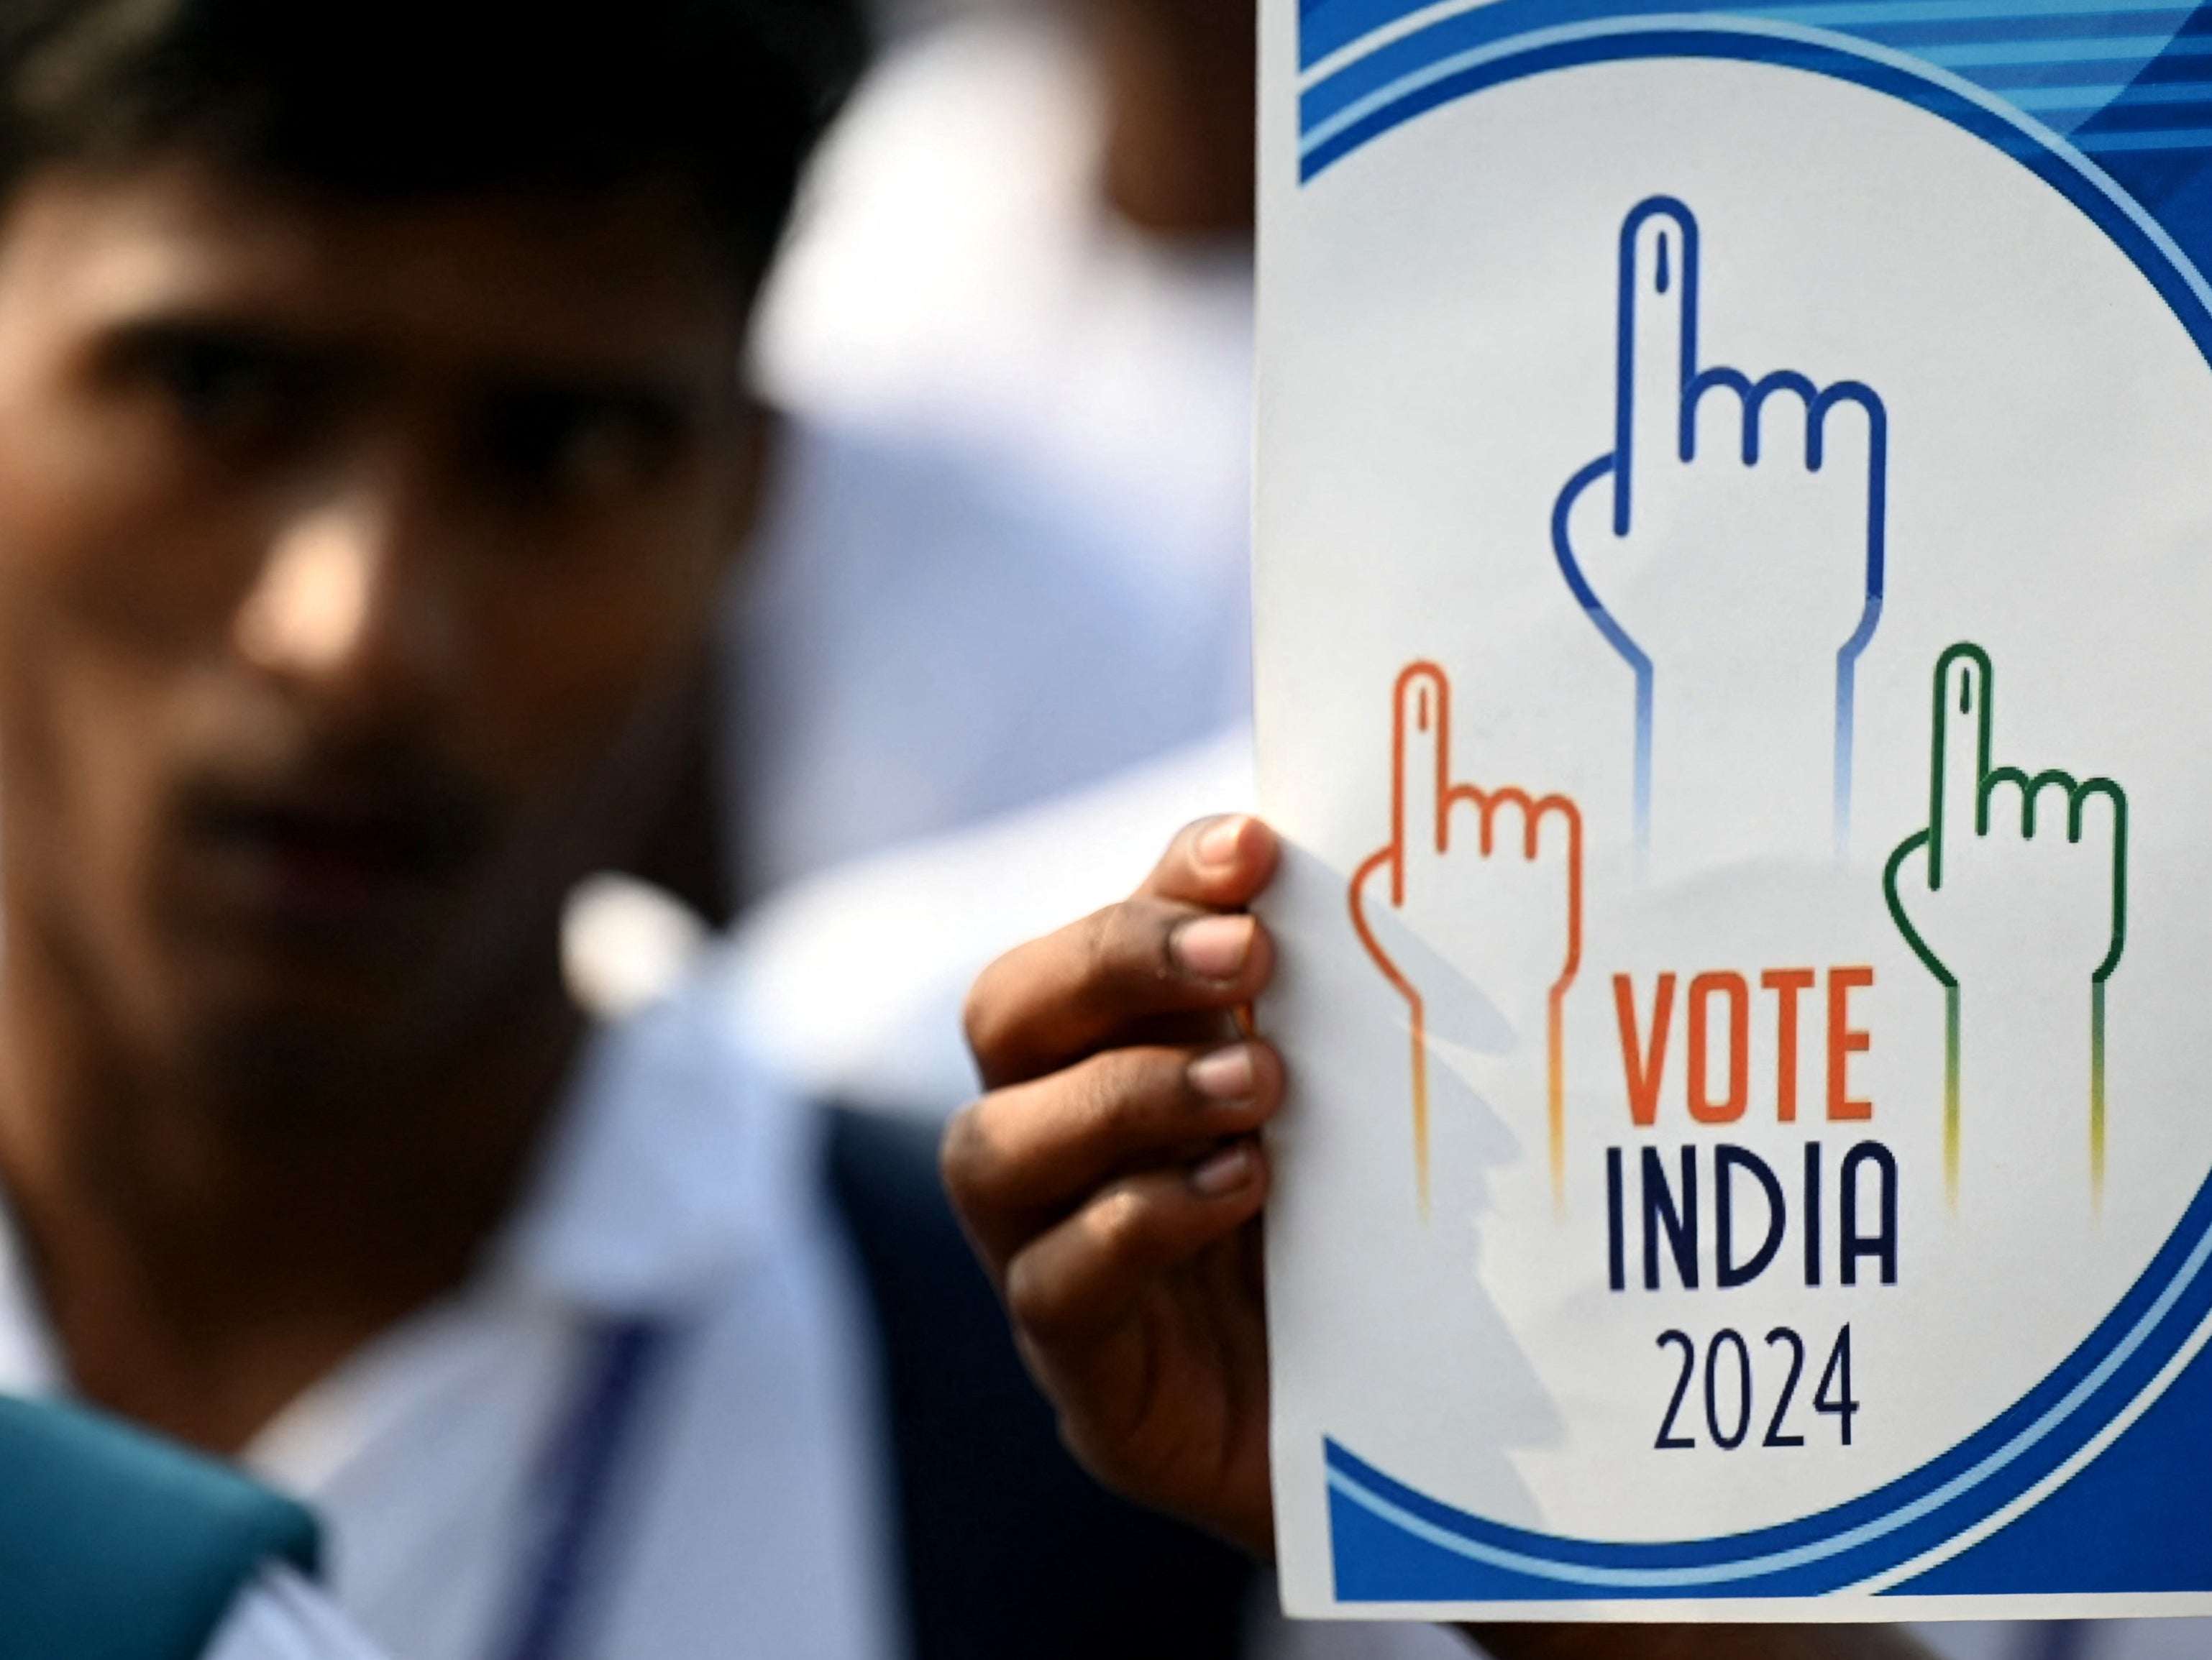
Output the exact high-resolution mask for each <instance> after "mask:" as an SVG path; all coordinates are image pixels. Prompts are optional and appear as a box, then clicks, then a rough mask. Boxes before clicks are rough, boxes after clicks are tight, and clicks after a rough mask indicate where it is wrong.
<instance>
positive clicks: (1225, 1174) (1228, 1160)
mask: <svg viewBox="0 0 2212 1660" xmlns="http://www.w3.org/2000/svg"><path fill="white" fill-rule="evenodd" d="M1252 1170H1253V1164H1252V1149H1251V1148H1250V1147H1249V1145H1247V1144H1246V1143H1245V1142H1237V1145H1236V1146H1234V1147H1228V1148H1223V1149H1222V1150H1221V1151H1220V1152H1218V1153H1217V1154H1214V1155H1213V1156H1212V1158H1210V1159H1208V1160H1206V1162H1205V1163H1204V1164H1202V1165H1200V1166H1199V1167H1198V1168H1197V1169H1195V1170H1194V1171H1192V1172H1190V1184H1191V1185H1192V1186H1193V1187H1194V1188H1196V1189H1197V1190H1199V1192H1200V1193H1201V1194H1202V1195H1204V1196H1205V1197H1207V1198H1209V1199H1218V1198H1221V1197H1224V1196H1225V1195H1226V1194H1231V1193H1234V1192H1236V1191H1237V1189H1239V1188H1241V1187H1246V1186H1249V1185H1250V1184H1251V1180H1252Z"/></svg>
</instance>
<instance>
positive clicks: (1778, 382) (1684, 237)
mask: <svg viewBox="0 0 2212 1660" xmlns="http://www.w3.org/2000/svg"><path fill="white" fill-rule="evenodd" d="M1702 258H1703V250H1702V247H1701V238H1700V233H1699V226H1698V221H1697V219H1696V216H1695V215H1692V213H1691V211H1690V209H1688V208H1687V207H1686V205H1684V204H1683V203H1681V202H1680V201H1677V200H1676V199H1674V197H1667V196H1655V197H1650V199H1649V200H1646V201H1644V202H1642V203H1638V205H1637V206H1636V208H1635V209H1632V211H1631V212H1630V214H1629V215H1628V217H1627V219H1626V221H1625V222H1624V223H1623V224H1622V226H1621V229H1620V248H1619V261H1620V265H1619V289H1618V304H1617V311H1616V315H1615V323H1614V326H1615V331H1616V337H1615V359H1614V385H1613V405H1614V407H1613V447H1612V449H1611V450H1610V451H1608V452H1607V453H1606V454H1605V455H1602V456H1601V457H1598V458H1597V459H1596V460H1595V461H1593V462H1591V463H1589V465H1588V466H1586V467H1583V469H1582V470H1580V471H1578V472H1577V473H1576V474H1575V475H1574V476H1573V477H1572V478H1571V479H1570V480H1569V481H1568V482H1567V484H1566V486H1565V488H1564V489H1563V490H1562V491H1561V492H1560V494H1559V499H1558V502H1557V505H1556V506H1555V507H1554V509H1553V524H1552V537H1553V552H1554V554H1555V555H1556V557H1557V558H1558V560H1559V568H1560V571H1561V573H1562V574H1563V575H1564V576H1565V579H1566V581H1567V585H1568V586H1569V588H1570V589H1571V591H1573V593H1574V596H1575V597H1576V599H1577V601H1578V602H1579V603H1581V604H1582V606H1583V609H1584V610H1585V611H1587V613H1588V614H1589V618H1590V621H1592V622H1593V623H1594V624H1595V626H1596V627H1597V629H1598V631H1599V632H1600V633H1601V634H1602V635H1603V636H1604V638H1605V639H1606V640H1607V643H1608V644H1609V645H1611V646H1612V647H1613V651H1615V652H1616V653H1618V654H1619V655H1620V657H1621V658H1622V659H1623V660H1624V661H1626V663H1627V664H1628V665H1629V667H1630V668H1631V669H1632V670H1633V672H1634V676H1635V686H1636V707H1635V749H1634V802H1635V821H1636V840H1637V846H1638V852H1639V855H1641V856H1645V857H1648V855H1649V851H1650V845H1651V839H1652V821H1653V816H1654V810H1655V809H1654V805H1653V797H1654V792H1655V786H1654V778H1655V768H1659V769H1666V768H1668V766H1670V764H1671V763H1670V761H1669V759H1668V755H1667V754H1664V753H1658V754H1655V750H1656V749H1658V748H1660V747H1661V746H1660V744H1659V742H1658V741H1657V740H1656V739H1655V736H1654V733H1655V728H1656V730H1659V731H1660V732H1662V733H1664V734H1665V735H1666V742H1668V743H1670V744H1675V743H1679V744H1682V745H1692V744H1695V745H1704V746H1708V747H1710V746H1712V745H1716V744H1717V745H1720V746H1723V748H1725V746H1727V745H1728V744H1729V743H1730V742H1733V741H1735V739H1733V738H1732V736H1731V733H1730V732H1729V730H1702V731H1700V730H1682V729H1681V728H1680V727H1678V726H1677V725H1676V724H1674V722H1675V719H1676V717H1675V716H1674V715H1672V714H1670V712H1669V710H1668V701H1667V700H1668V685H1669V682H1670V680H1671V679H1672V678H1673V677H1674V675H1675V674H1676V672H1677V671H1678V670H1682V669H1688V668H1693V667H1695V668H1706V667H1710V665H1712V664H1715V663H1721V662H1741V663H1747V664H1759V663H1771V662H1772V661H1773V658H1774V652H1773V651H1772V649H1771V647H1772V645H1773V643H1774V642H1775V641H1778V640H1779V641H1783V642H1784V643H1789V642H1802V643H1803V644H1802V651H1799V653H1798V654H1799V655H1801V656H1803V657H1807V658H1808V659H1809V661H1808V663H1807V665H1806V667H1805V669H1804V670H1803V672H1809V673H1811V674H1814V675H1818V676H1821V677H1823V678H1824V679H1825V677H1826V676H1827V675H1828V674H1829V673H1830V672H1831V671H1830V669H1828V668H1827V667H1826V665H1827V664H1828V663H1831V662H1832V665H1833V666H1832V676H1833V700H1832V706H1829V705H1828V704H1827V703H1826V698H1825V694H1822V703H1821V706H1820V712H1819V715H1818V720H1819V724H1820V729H1819V730H1812V731H1807V732H1803V733H1799V734H1796V735H1795V736H1793V738H1792V742H1796V743H1799V744H1804V743H1810V744H1813V745H1815V746H1818V747H1819V748H1821V749H1822V750H1826V749H1828V748H1830V746H1832V766H1830V765H1827V764H1825V763H1823V764H1821V765H1820V768H1819V773H1818V776H1819V777H1820V785H1818V786H1817V787H1819V788H1820V789H1821V790H1823V791H1825V792H1827V798H1826V799H1822V800H1819V801H1817V802H1814V803H1811V806H1812V809H1813V811H1812V812H1811V814H1810V815H1807V814H1802V813H1801V814H1799V815H1797V817H1798V819H1799V820H1800V821H1810V822H1812V823H1814V825H1815V827H1816V833H1817V834H1818V835H1819V836H1820V838H1821V839H1822V840H1823V841H1824V843H1826V845H1830V846H1832V849H1833V851H1834V852H1835V855H1836V856H1837V857H1842V855H1843V854H1844V851H1847V849H1848V845H1849V837H1850V797H1851V742H1852V727H1853V703H1854V691H1855V681H1856V675H1857V665H1858V660H1859V657H1860V656H1861V655H1862V654H1863V652H1864V651H1865V650H1866V648H1867V645H1868V644H1869V642H1870V641H1871V640H1872V639H1873V637H1874V633H1875V627H1876V626H1877V625H1878V624H1879V622H1880V621H1881V604H1882V585H1883V564H1884V559H1885V545H1884V544H1885V529H1884V525H1885V519H1886V516H1887V500H1886V495H1887V468H1888V443H1889V422H1888V414H1887V409H1885V408H1884V406H1883V403H1882V401H1881V398H1880V397H1878V396H1877V395H1876V394H1875V391H1873V389H1872V388H1871V387H1869V386H1867V385H1863V384H1861V383H1860V382H1858V381H1855V380H1842V381H1838V382H1835V383H1834V384H1832V385H1826V386H1822V385H1819V384H1817V383H1816V382H1814V380H1813V379H1811V378H1810V377H1808V376H1807V375H1804V374H1802V373H1798V372H1796V371H1795V370H1788V369H1785V370H1781V371H1778V372H1777V373H1771V374H1767V375H1765V376H1763V377H1760V378H1759V379H1753V378H1752V377H1751V376H1749V375H1747V374H1745V373H1741V371H1739V370H1736V369H1734V368H1729V367H1724V366H1718V365H1714V366H1706V365H1704V364H1702V363H1701V361H1700V359H1699V331H1700V328H1701V325H1702V324H1703V321H1704V319H1703V318H1702V316H1701V310H1700V307H1701V294H1700V284H1701V282H1702V281H1703V272H1702V270H1701V269H1700V267H1701V261H1702ZM1847 410H1848V411H1850V412H1852V413H1850V415H1848V416H1846V415H1845V414H1844V412H1845V411H1847ZM1762 635H1763V636H1764V639H1761V638H1760V637H1761V636H1762ZM1792 649H1796V648H1795V647H1793V648H1792ZM1791 672H1792V673H1797V672H1800V671H1799V670H1797V669H1792V670H1791ZM1743 680H1744V682H1745V683H1743V684H1742V685H1741V688H1740V698H1741V701H1742V702H1743V704H1745V705H1746V706H1751V707H1756V706H1757V705H1758V704H1759V700H1761V698H1762V696H1763V695H1764V694H1763V690H1762V688H1761V686H1760V685H1759V684H1758V683H1756V678H1755V674H1753V673H1746V674H1745V675H1744V676H1743ZM1720 724H1721V725H1722V726H1723V727H1725V726H1727V725H1728V723H1726V722H1723V723H1720ZM1768 761H1769V757H1766V756H1763V755H1761V754H1757V753H1751V752H1747V753H1744V754H1741V755H1736V756H1732V757H1728V756H1724V757H1723V770H1724V771H1727V772H1732V773H1734V774H1735V775H1737V776H1740V777H1742V778H1745V779H1751V778H1753V777H1754V776H1757V775H1763V774H1765V773H1766V772H1769V771H1771V768H1770V766H1769V765H1768ZM1657 793H1658V794H1659V796H1660V797H1661V807H1660V809H1659V810H1660V811H1661V813H1662V816H1663V815H1665V813H1666V812H1667V811H1668V803H1667V791H1666V788H1665V786H1664V782H1663V779H1662V782H1661V784H1660V786H1659V789H1658V792H1657ZM1755 793H1756V792H1755V791H1746V798H1747V800H1749V799H1751V798H1752V797H1753V796H1754V795H1755ZM1784 805H1785V806H1787V805H1788V804H1787V803H1785V804H1784ZM1677 810H1678V811H1679V809H1677ZM1752 810H1756V809H1752ZM1669 833H1670V834H1671V833H1673V832H1672V831H1671V830H1670V832H1669Z"/></svg>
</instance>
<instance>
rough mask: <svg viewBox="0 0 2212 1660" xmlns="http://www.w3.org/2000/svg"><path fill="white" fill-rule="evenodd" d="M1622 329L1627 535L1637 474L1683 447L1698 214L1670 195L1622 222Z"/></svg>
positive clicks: (1620, 435) (1620, 461)
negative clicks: (1695, 215) (1683, 401)
mask: <svg viewBox="0 0 2212 1660" xmlns="http://www.w3.org/2000/svg"><path fill="white" fill-rule="evenodd" d="M1697 332H1698V221H1697V220H1696V219H1695V218H1694V217H1693V216H1692V214H1691V212H1690V210H1689V209H1687V208H1686V207H1684V206H1683V205H1682V204H1681V203H1680V202H1677V201H1675V200H1674V198H1673V197H1665V196H1655V197H1651V198H1650V200H1649V201H1647V202H1644V203H1639V204H1638V206H1637V208H1636V209H1635V210H1634V211H1633V212H1632V213H1631V214H1630V215H1628V219H1627V222H1626V223H1625V224H1624V225H1623V226H1622V227H1621V229H1620V342H1619V352H1620V357H1619V364H1618V374H1619V385H1618V388H1617V391H1616V397H1617V398H1618V400H1619V406H1618V409H1616V411H1615V421H1616V423H1617V430H1616V432H1615V433H1614V440H1613V441H1614V446H1615V447H1614V467H1613V534H1614V535H1616V536H1626V535H1627V534H1628V530H1629V523H1630V513H1631V504H1632V494H1633V491H1634V489H1635V487H1636V484H1637V482H1638V479H1639V478H1640V477H1643V476H1649V472H1648V470H1649V469H1650V468H1652V467H1655V466H1657V465H1659V464H1660V463H1664V462H1666V461H1668V460H1669V459H1673V458H1678V457H1679V456H1680V451H1681V442H1682V394H1683V392H1684V391H1686V389H1687V388H1688V386H1689V384H1690V381H1691V379H1692V376H1694V375H1695V373H1697V354H1698V347H1697Z"/></svg>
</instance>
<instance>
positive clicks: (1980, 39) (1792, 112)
mask: <svg viewBox="0 0 2212 1660" xmlns="http://www.w3.org/2000/svg"><path fill="white" fill-rule="evenodd" d="M1263 34H1264V39H1263V56H1264V66H1263V88H1262V91H1263V96H1262V104H1263V113H1262V132H1261V142H1262V150H1263V161H1262V185H1261V209H1262V211H1261V486H1260V502H1259V532H1258V534H1259V563H1258V600H1257V610H1258V631H1259V632H1258V647H1259V668H1260V736H1261V785H1262V798H1263V803H1264V807H1265V810H1266V812H1267V815H1268V816H1269V818H1270V819H1271V820H1272V821H1273V822H1274V823H1275V824H1276V825H1277V826H1278V827H1279V828H1280V829H1281V831H1282V832H1283V833H1284V835H1285V839H1286V841H1287V843H1288V845H1289V848H1290V852H1289V855H1288V858H1287V863H1286V869H1285V875H1284V877H1283V879H1282V881H1281V882H1280V883H1279V887H1278V888H1277V890H1276V891H1275V892H1274V893H1273V894H1272V895H1271V896H1270V899H1269V900H1268V904H1267V916H1268V920H1269V922H1270V923H1271V924H1272V925H1273V927H1274V928H1275V929H1276V930H1277V931H1278V934H1279V938H1280V940H1281V943H1282V961H1283V968H1282V971H1281V975H1280V983H1279V991H1277V992H1276V993H1275V994H1274V995H1273V997H1271V999H1270V1001H1269V1002H1268V1003H1267V1005H1266V1006H1265V1007H1264V1009H1263V1010H1262V1023H1263V1025H1264V1026H1265V1027H1266V1028H1267V1031H1268V1032H1269V1033H1270V1034H1271V1035H1273V1036H1274V1037H1276V1038H1277V1039H1279V1042H1280V1043H1281V1044H1282V1045H1283V1047H1284V1049H1285V1053H1286V1055H1287V1057H1288V1059H1289V1061H1290V1063H1291V1069H1292V1075H1293V1096H1292V1100H1291V1106H1290V1109H1289V1110H1288V1112H1286V1114H1285V1118H1284V1121H1283V1123H1282V1125H1281V1127H1280V1130H1279V1134H1278V1137H1277V1142H1276V1148H1277V1154H1278V1159H1279V1166H1278V1167H1279V1197H1278V1198H1277V1201H1276V1203H1275V1205H1274V1207H1273V1211H1272V1213H1271V1217H1270V1224H1269V1239H1268V1269H1269V1275H1270V1286H1269V1295H1270V1309H1271V1321H1272V1331H1273V1345H1274V1353H1275V1366H1276V1377H1275V1405H1274V1410H1275V1419H1276V1421H1275V1431H1274V1437H1275V1469H1276V1481H1277V1487H1278V1509H1279V1528H1280V1544H1281V1551H1282V1558H1283V1565H1284V1575H1285V1593H1286V1596H1287V1599H1288V1602H1289V1603H1290V1606H1291V1609H1292V1611H1293V1612H1295V1613H1298V1614H1303V1615H1344V1616H1361V1617H1373V1616H1375V1615H1377V1614H1384V1613H1390V1612H1404V1613H1414V1612H1419V1613H1424V1614H1437V1613H1443V1612H1452V1613H1457V1614H1462V1615H1485V1616H1490V1617H1498V1616H1504V1617H1514V1616H1522V1617H1532V1618H1533V1617H1553V1618H1556V1617H1562V1616H1571V1617H1578V1618H1625V1619H1635V1618H1651V1619H1665V1620H1679V1619H1684V1618H1692V1617H1694V1618H1720V1619H1728V1618H1763V1619H1765V1618H1777V1617H1780V1618H1792V1617H1798V1618H1806V1619H1816V1620H1836V1619H1862V1618H1863V1619H1887V1618H1903V1617H1915V1618H1919V1617H1942V1616H1944V1615H1960V1616H1972V1617H1977V1618H1980V1617H1992V1616H1997V1615H2008V1614H2023V1615H2024V1614H2035V1615H2053V1614H2063V1613H2069V1612H2070V1613H2080V1614H2083V1615H2089V1614H2118V1613H2156V1612H2166V1613H2181V1612H2206V1611H2212V1358H2204V1357H2202V1356H2201V1355H2200V1350H2201V1349H2202V1348H2203V1344H2204V1342H2205V1339H2206V1336H2208V1334H2209V1333H2212V1187H2208V1181H2207V1178H2208V1172H2212V880H2208V878H2209V877H2212V730H2208V726H2212V359H2208V348H2212V289H2208V288H2207V285H2206V282H2205V280H2204V278H2203V276H2202V275H2201V274H2200V270H2199V265H2198V259H2197V256H2198V255H2200V254H2203V253H2205V252H2207V251H2212V10H2208V12H2207V13H2205V14H2198V13H2197V12H2196V11H2194V10H2193V9H2192V8H2191V7H2190V6H2187V5H2180V6H2175V7H2170V8H2161V9H2154V10H2150V9H2143V8H2142V7H2140V6H2136V7H2133V8H2125V9H2124V8H2122V7H2119V6H2114V5H2108V4H2104V3H2096V0H1990V3H1983V0H1933V3H1929V0H1832V3H1812V4H1798V5H1785V6H1773V7H1758V6H1747V7H1728V8H1717V9H1702V10H1700V9H1687V8H1682V7H1679V6H1677V7H1674V8H1671V9H1668V8H1664V7H1662V6H1660V5H1657V4H1652V3H1635V0H1609V3H1607V0H1489V3H1464V0H1446V3H1441V4H1419V3H1415V0H1295V3H1294V0H1267V4H1266V5H1265V8H1264V15H1263Z"/></svg>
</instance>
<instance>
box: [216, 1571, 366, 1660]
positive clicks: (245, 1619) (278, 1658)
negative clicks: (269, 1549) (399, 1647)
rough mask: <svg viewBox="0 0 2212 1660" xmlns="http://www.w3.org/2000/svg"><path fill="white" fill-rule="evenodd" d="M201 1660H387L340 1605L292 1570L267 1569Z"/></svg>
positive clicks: (241, 1595)
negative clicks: (353, 1624)
mask: <svg viewBox="0 0 2212 1660" xmlns="http://www.w3.org/2000/svg"><path fill="white" fill-rule="evenodd" d="M202 1660H384V1657H383V1655H382V1653H381V1651H379V1650H377V1649H376V1648H374V1647H373V1646H371V1645H370V1644H369V1641H368V1639H367V1638H365V1637H363V1636H362V1635H361V1633H359V1632H357V1631H356V1630H355V1629H354V1628H353V1627H352V1626H350V1625H349V1624H348V1623H347V1621H346V1619H345V1617H344V1615H341V1614H340V1613H339V1612H338V1611H337V1604H335V1603H333V1602H331V1599H330V1598H329V1597H328V1596H325V1594H324V1593H323V1592H322V1591H320V1590H317V1589H316V1588H315V1587H314V1586H313V1585H312V1584H309V1583H308V1582H307V1579H306V1578H304V1577H303V1576H302V1575H301V1574H300V1573H298V1572H295V1571H294V1570H293V1569H292V1568H290V1567H288V1566H283V1565H282V1564H276V1565H273V1566H269V1567H266V1568H264V1569H263V1570H262V1571H261V1572H260V1574H259V1576H258V1578H255V1579H254V1581H253V1583H252V1584H250V1585H248V1586H246V1589H245V1590H242V1591H240V1593H239V1596H238V1600H237V1602H234V1603H233V1604H232V1605H231V1610H230V1614H229V1615H228V1618H226V1619H225V1620H224V1621H223V1622H222V1628H221V1629H220V1630H218V1631H217V1632H216V1634H215V1639H214V1640H213V1641H212V1642H210V1644H209V1645H208V1648H207V1652H206V1654H205V1655H204V1656H203V1657H202Z"/></svg>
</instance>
